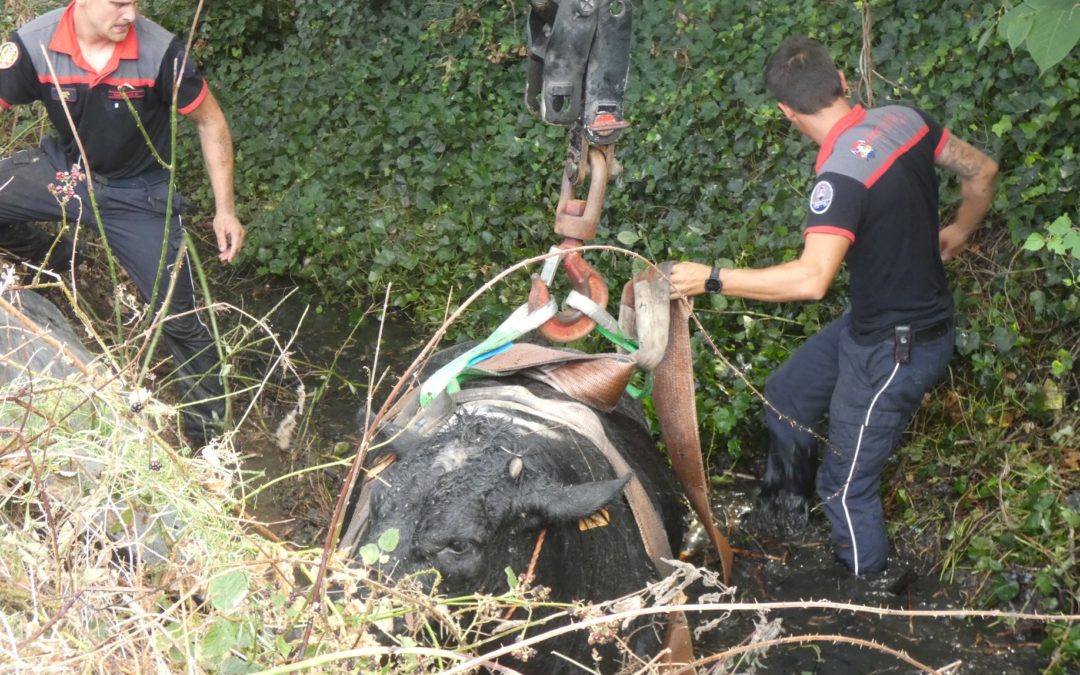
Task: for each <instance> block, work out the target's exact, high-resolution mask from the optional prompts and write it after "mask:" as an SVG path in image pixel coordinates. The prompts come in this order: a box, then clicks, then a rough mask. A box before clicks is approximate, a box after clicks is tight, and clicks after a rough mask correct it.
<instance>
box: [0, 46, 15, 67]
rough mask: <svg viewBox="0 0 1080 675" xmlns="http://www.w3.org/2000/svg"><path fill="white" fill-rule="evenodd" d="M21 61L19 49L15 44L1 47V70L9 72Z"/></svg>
mask: <svg viewBox="0 0 1080 675" xmlns="http://www.w3.org/2000/svg"><path fill="white" fill-rule="evenodd" d="M18 60H19V48H18V47H17V46H16V45H15V43H14V42H5V43H4V44H2V45H0V70H7V69H8V68H10V67H12V66H13V65H15V62H16V61H18Z"/></svg>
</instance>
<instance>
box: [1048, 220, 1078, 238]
mask: <svg viewBox="0 0 1080 675" xmlns="http://www.w3.org/2000/svg"><path fill="white" fill-rule="evenodd" d="M1071 229H1072V221H1071V220H1069V217H1068V216H1064V215H1063V216H1058V217H1057V220H1055V221H1054V222H1052V223H1050V225H1049V226H1047V228H1046V231H1047V232H1049V233H1050V234H1051V235H1053V236H1055V237H1064V236H1065V235H1066V234H1067V233H1068V232H1069V230H1071Z"/></svg>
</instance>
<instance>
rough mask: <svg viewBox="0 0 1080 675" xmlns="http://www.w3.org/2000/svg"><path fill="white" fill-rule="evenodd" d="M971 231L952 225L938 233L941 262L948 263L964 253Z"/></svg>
mask: <svg viewBox="0 0 1080 675" xmlns="http://www.w3.org/2000/svg"><path fill="white" fill-rule="evenodd" d="M971 232H972V231H971V230H970V229H968V228H964V227H961V226H960V225H958V224H956V223H953V224H952V225H949V226H948V227H944V228H942V229H941V231H940V232H938V243H939V244H940V247H941V260H942V262H948V261H950V260H952V259H953V258H955V257H956V256H958V255H960V254H961V253H963V252H964V249H966V248H967V245H968V240H969V239H970V238H971Z"/></svg>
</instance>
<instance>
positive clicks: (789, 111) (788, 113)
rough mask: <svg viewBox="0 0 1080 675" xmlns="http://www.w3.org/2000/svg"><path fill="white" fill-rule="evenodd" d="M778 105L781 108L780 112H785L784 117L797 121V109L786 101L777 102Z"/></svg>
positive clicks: (790, 120)
mask: <svg viewBox="0 0 1080 675" xmlns="http://www.w3.org/2000/svg"><path fill="white" fill-rule="evenodd" d="M776 107H778V108H780V112H782V113H784V117H786V118H788V121H789V122H794V121H795V115H796V113H795V109H794V108H792V107H791V106H789V105H788V104H786V103H777V104H776Z"/></svg>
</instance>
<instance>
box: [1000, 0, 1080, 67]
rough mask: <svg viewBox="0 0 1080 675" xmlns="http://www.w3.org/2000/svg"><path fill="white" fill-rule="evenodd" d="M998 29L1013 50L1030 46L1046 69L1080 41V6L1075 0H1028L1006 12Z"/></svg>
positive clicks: (1040, 65) (1038, 61) (1034, 57)
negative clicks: (1079, 6)
mask: <svg viewBox="0 0 1080 675" xmlns="http://www.w3.org/2000/svg"><path fill="white" fill-rule="evenodd" d="M998 32H1000V34H1001V36H1002V37H1004V38H1005V39H1006V40H1007V41H1008V42H1009V46H1010V47H1012V49H1013V51H1016V50H1017V49H1019V48H1020V47H1021V46H1024V47H1026V48H1027V50H1028V51H1029V52H1030V53H1031V58H1033V59H1035V63H1037V64H1039V70H1040V71H1042V72H1046V70H1047V69H1048V68H1052V67H1053V66H1055V65H1057V64H1058V63H1060V62H1061V60H1062V59H1064V58H1065V56H1066V55H1067V54H1068V53H1069V52H1070V51H1071V50H1072V48H1073V47H1075V46H1076V43H1077V41H1080V8H1078V7H1077V4H1076V2H1075V1H1074V0H1025V1H1024V2H1022V3H1020V4H1019V5H1017V6H1016V7H1013V8H1012V9H1010V10H1009V11H1007V12H1005V14H1004V15H1003V16H1002V17H1001V22H1000V23H999V24H998Z"/></svg>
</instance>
